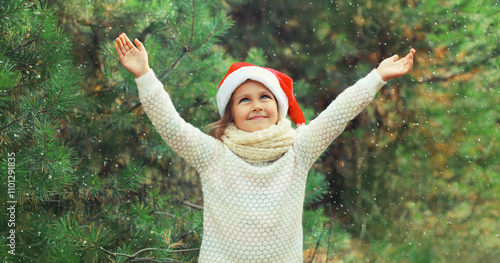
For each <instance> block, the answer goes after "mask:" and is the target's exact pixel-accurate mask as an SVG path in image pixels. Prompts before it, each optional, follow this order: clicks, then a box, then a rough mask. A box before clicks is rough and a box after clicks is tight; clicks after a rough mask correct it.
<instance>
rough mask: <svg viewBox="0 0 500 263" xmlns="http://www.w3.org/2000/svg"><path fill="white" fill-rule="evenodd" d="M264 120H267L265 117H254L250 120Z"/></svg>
mask: <svg viewBox="0 0 500 263" xmlns="http://www.w3.org/2000/svg"><path fill="white" fill-rule="evenodd" d="M265 118H267V117H266V116H254V117H252V118H250V120H252V121H257V120H263V119H265Z"/></svg>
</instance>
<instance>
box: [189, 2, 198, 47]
mask: <svg viewBox="0 0 500 263" xmlns="http://www.w3.org/2000/svg"><path fill="white" fill-rule="evenodd" d="M192 6H193V8H192V10H191V37H190V39H189V44H188V50H190V49H191V44H193V39H194V20H195V13H196V10H195V3H194V0H193V1H192Z"/></svg>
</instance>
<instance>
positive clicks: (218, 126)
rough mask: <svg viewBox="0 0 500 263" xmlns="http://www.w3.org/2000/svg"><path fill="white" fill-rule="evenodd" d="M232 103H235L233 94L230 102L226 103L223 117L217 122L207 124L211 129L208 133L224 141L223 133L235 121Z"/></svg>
mask: <svg viewBox="0 0 500 263" xmlns="http://www.w3.org/2000/svg"><path fill="white" fill-rule="evenodd" d="M232 105H233V96H232V95H231V98H230V99H229V102H228V103H227V105H226V109H225V110H224V115H223V116H222V118H221V119H220V120H218V121H216V122H213V123H210V124H209V125H208V126H207V129H208V130H210V132H209V133H208V134H209V135H210V136H212V137H214V138H215V139H218V140H221V141H222V135H224V132H225V131H226V128H227V126H228V125H229V124H230V123H231V122H233V121H234V118H233V112H232Z"/></svg>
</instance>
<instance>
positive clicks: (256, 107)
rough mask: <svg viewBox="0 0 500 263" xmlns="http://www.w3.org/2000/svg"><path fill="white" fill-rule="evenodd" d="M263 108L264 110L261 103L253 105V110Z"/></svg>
mask: <svg viewBox="0 0 500 263" xmlns="http://www.w3.org/2000/svg"><path fill="white" fill-rule="evenodd" d="M261 110H263V108H262V105H261V104H260V103H256V104H254V105H253V108H252V111H261Z"/></svg>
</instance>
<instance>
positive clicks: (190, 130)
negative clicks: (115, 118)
mask: <svg viewBox="0 0 500 263" xmlns="http://www.w3.org/2000/svg"><path fill="white" fill-rule="evenodd" d="M135 81H136V84H137V88H138V89H139V97H140V100H141V103H142V107H143V108H144V111H145V112H146V114H147V115H148V117H149V118H150V119H151V121H152V123H153V126H154V127H155V129H156V130H157V131H158V133H159V134H160V135H161V137H162V138H163V140H164V141H165V142H166V143H167V145H168V146H170V147H171V148H172V150H174V152H176V153H177V154H178V155H179V156H180V157H182V158H183V159H185V160H186V161H187V162H188V163H189V164H190V165H191V166H193V167H194V168H195V169H196V170H197V171H198V172H199V173H200V174H201V173H202V172H203V171H204V170H205V169H206V168H207V166H208V165H209V163H210V160H212V158H216V156H217V154H216V153H215V152H216V148H217V145H218V143H217V140H216V139H215V138H213V137H211V136H209V135H207V134H205V133H203V132H202V131H200V130H199V129H197V128H195V127H193V126H192V125H191V124H189V123H186V122H185V121H184V119H182V118H181V117H180V115H179V113H177V111H176V110H175V108H174V105H173V104H172V101H171V99H170V96H169V95H168V93H167V92H166V91H165V90H164V88H163V84H162V83H161V82H160V81H159V80H158V79H157V78H156V76H155V74H154V72H153V70H150V71H149V72H148V73H146V74H145V75H143V76H142V77H140V78H138V79H136V80H135ZM219 152H220V151H219Z"/></svg>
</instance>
